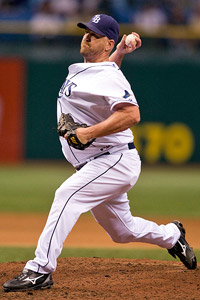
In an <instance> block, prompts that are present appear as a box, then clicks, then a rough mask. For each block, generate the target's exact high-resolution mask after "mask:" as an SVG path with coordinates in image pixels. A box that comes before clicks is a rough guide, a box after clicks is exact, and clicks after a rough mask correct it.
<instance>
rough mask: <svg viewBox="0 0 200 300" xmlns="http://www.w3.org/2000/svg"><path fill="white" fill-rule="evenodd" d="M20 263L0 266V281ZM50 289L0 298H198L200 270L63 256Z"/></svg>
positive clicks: (2, 294)
mask: <svg viewBox="0 0 200 300" xmlns="http://www.w3.org/2000/svg"><path fill="white" fill-rule="evenodd" d="M23 265H24V263H23V262H14V263H9V264H6V263H3V264H1V265H0V284H1V285H2V284H3V282H4V281H5V280H7V279H10V278H12V277H13V276H16V274H17V273H20V272H21V269H22V267H23ZM53 279H54V281H55V284H54V285H53V287H52V288H51V289H48V290H38V291H29V292H23V293H22V292H21V293H20V292H17V293H5V292H3V291H2V290H1V291H0V299H6V300H9V299H23V300H24V299H26V300H30V299H34V300H46V299H48V300H55V299H57V300H60V299H69V300H80V299H84V300H103V299H104V300H122V299H123V300H128V299H134V300H141V299H146V300H147V299H148V300H174V299H180V300H182V299H187V300H198V299H200V281H199V279H200V269H199V268H198V269H196V270H187V269H185V268H184V266H182V265H181V264H180V263H177V262H164V261H151V260H143V259H142V260H138V259H137V260H129V259H105V258H68V259H67V258H62V259H59V260H58V268H57V271H56V272H55V274H54V276H53Z"/></svg>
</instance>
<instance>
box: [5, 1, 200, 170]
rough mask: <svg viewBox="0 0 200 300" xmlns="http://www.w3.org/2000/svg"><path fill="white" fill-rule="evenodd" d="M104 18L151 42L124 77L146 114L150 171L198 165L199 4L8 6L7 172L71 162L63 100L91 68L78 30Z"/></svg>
mask: <svg viewBox="0 0 200 300" xmlns="http://www.w3.org/2000/svg"><path fill="white" fill-rule="evenodd" d="M99 13H106V14H110V15H112V16H113V17H114V18H116V19H117V21H118V22H119V23H120V36H121V35H122V34H123V33H126V34H129V33H131V32H132V31H136V32H138V33H139V34H140V36H141V38H142V42H143V45H142V48H140V49H138V50H136V51H135V52H134V53H132V54H129V55H127V56H126V57H125V59H124V61H123V64H122V71H123V72H124V74H125V75H126V77H127V78H128V80H129V81H130V83H131V85H132V89H133V91H134V93H135V95H136V98H137V100H138V102H139V104H140V108H141V116H142V121H141V123H140V124H139V125H138V126H136V127H135V128H133V132H134V135H135V143H136V145H137V148H138V150H139V152H140V155H141V158H142V160H143V162H145V163H147V164H157V163H160V162H164V163H167V164H173V165H183V164H187V163H195V164H196V163H199V162H200V151H199V147H200V139H199V131H200V122H199V110H200V99H199V78H200V1H199V0H180V1H176V0H159V1H158V0H153V1H152V0H146V1H144V0H104V1H103V0H93V1H89V0H73V1H72V0H0V140H1V146H0V162H2V163H16V162H21V161H24V160H35V159H37V160H38V159H42V160H62V159H63V155H62V152H61V148H60V145H59V141H58V138H57V133H56V98H57V94H58V90H59V89H60V87H61V85H62V83H63V82H64V80H65V77H66V75H67V68H68V66H69V64H71V63H75V62H81V61H82V57H81V56H80V54H79V45H80V41H81V37H82V34H83V32H82V30H81V29H79V28H77V26H76V23H77V22H78V21H84V20H86V21H88V20H89V19H90V18H91V17H92V16H93V15H94V14H99Z"/></svg>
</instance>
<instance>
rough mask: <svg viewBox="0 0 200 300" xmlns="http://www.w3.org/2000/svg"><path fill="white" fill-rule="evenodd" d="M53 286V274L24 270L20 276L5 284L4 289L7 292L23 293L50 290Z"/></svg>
mask: <svg viewBox="0 0 200 300" xmlns="http://www.w3.org/2000/svg"><path fill="white" fill-rule="evenodd" d="M52 285H53V280H52V276H51V274H41V273H36V272H34V271H31V270H28V269H24V270H23V272H22V273H21V274H20V275H19V276H17V277H15V278H13V279H12V280H9V281H7V282H6V283H4V285H3V288H4V291H5V292H23V291H29V290H38V289H45V288H50V287H51V286H52Z"/></svg>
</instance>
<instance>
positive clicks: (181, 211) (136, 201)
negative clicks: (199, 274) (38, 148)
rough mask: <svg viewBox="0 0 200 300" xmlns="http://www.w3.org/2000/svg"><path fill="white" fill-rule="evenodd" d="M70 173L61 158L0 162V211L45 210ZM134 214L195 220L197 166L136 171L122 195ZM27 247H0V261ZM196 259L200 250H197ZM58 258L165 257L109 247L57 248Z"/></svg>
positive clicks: (199, 189)
mask: <svg viewBox="0 0 200 300" xmlns="http://www.w3.org/2000/svg"><path fill="white" fill-rule="evenodd" d="M73 172H74V170H73V168H71V167H70V166H69V165H68V164H67V163H66V162H65V161H63V162H58V163H49V164H47V163H42V162H41V163H38V162H37V163H33V162H31V163H25V164H22V165H16V166H0V177H1V181H0V190H1V197H0V207H1V212H18V213H20V212H23V213H24V212H45V213H47V212H48V211H49V209H50V206H51V203H52V200H53V198H54V193H55V190H56V189H57V188H58V187H59V185H60V184H61V183H62V182H63V181H64V180H65V179H67V178H68V177H69V176H70V175H71V174H72V173H73ZM128 194H129V199H130V204H131V211H132V213H133V214H134V215H136V216H142V217H148V216H152V217H153V216H155V217H162V216H169V217H170V218H179V217H188V218H200V166H193V167H192V166H187V167H172V166H159V167H147V166H144V167H143V169H142V173H141V176H140V178H139V180H138V182H137V184H136V186H135V187H134V188H133V189H132V190H131V191H130V192H129V193H128ZM33 253H34V249H33V248H17V249H16V248H5V247H0V257H1V259H0V262H3V261H15V260H26V259H28V258H30V257H32V256H33ZM197 255H198V256H199V258H200V253H199V251H197ZM62 256H65V257H66V256H83V257H85V256H99V257H124V258H130V257H132V258H144V257H146V258H150V259H153V258H154V259H155V257H156V259H164V260H167V259H170V257H169V255H168V254H167V252H166V251H163V250H162V249H158V250H139V249H138V250H137V249H134V250H127V249H126V250H121V249H120V250H118V249H117V247H116V249H115V250H113V249H105V250H102V249H71V248H70V249H63V252H62Z"/></svg>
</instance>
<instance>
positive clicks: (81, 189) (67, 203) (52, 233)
mask: <svg viewBox="0 0 200 300" xmlns="http://www.w3.org/2000/svg"><path fill="white" fill-rule="evenodd" d="M122 156H123V154H122V153H121V155H120V158H119V159H118V160H117V161H116V162H115V163H114V164H113V165H112V166H111V167H109V168H108V169H107V170H106V171H104V172H103V173H102V174H100V175H98V176H97V177H95V178H94V179H92V180H90V181H89V182H88V183H86V184H85V185H83V186H82V187H80V188H79V189H78V190H76V191H75V192H74V193H72V195H71V196H70V197H69V198H68V199H67V201H66V202H65V204H64V206H63V208H62V210H61V212H60V215H59V217H58V220H57V222H56V224H55V226H54V229H53V232H52V234H51V237H50V241H49V247H48V250H47V259H48V256H49V252H50V248H51V242H52V239H53V236H54V233H55V231H56V228H57V225H58V223H59V221H60V218H61V216H62V214H63V212H64V210H65V208H66V206H67V204H68V202H69V200H70V199H71V198H72V197H73V196H74V195H75V194H76V193H77V192H79V191H80V190H82V189H83V188H84V187H86V186H87V185H89V184H90V183H91V182H93V181H95V180H96V179H98V178H100V177H101V176H103V175H104V174H105V173H107V172H108V171H109V170H110V169H112V168H113V167H114V166H116V165H117V164H118V163H119V162H120V160H121V159H122ZM48 263H49V259H48V262H47V263H46V264H45V265H44V266H41V265H40V266H41V267H46V266H47V265H48ZM39 268H40V267H39ZM38 271H39V269H38Z"/></svg>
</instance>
